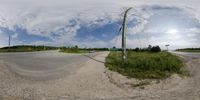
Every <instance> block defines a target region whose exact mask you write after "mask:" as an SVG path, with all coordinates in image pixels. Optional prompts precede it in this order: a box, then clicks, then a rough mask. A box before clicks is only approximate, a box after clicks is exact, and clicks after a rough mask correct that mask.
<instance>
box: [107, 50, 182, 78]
mask: <svg viewBox="0 0 200 100" xmlns="http://www.w3.org/2000/svg"><path fill="white" fill-rule="evenodd" d="M121 61H122V60H121V52H111V53H110V54H109V55H108V56H107V58H106V63H105V66H106V67H107V68H108V69H109V70H112V71H116V72H119V73H121V74H122V75H125V76H128V77H131V78H137V79H164V78H167V77H169V76H170V75H171V74H173V73H177V74H184V73H185V71H183V70H181V69H182V67H183V66H184V63H183V62H182V61H181V60H180V59H179V58H178V57H177V56H174V55H172V54H170V53H168V52H159V53H151V52H133V51H129V52H127V60H126V64H125V65H124V66H123V65H122V63H121Z"/></svg>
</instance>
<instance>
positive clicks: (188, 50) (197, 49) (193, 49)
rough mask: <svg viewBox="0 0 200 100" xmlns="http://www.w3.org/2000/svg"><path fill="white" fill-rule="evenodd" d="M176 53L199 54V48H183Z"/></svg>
mask: <svg viewBox="0 0 200 100" xmlns="http://www.w3.org/2000/svg"><path fill="white" fill-rule="evenodd" d="M176 51H180V52H200V48H185V49H177V50H176Z"/></svg>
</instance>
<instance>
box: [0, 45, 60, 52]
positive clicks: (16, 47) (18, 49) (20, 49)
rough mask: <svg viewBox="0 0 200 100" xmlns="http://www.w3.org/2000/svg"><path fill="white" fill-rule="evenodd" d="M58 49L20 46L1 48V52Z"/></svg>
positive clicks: (54, 48) (53, 48)
mask: <svg viewBox="0 0 200 100" xmlns="http://www.w3.org/2000/svg"><path fill="white" fill-rule="evenodd" d="M56 49H58V47H51V46H34V45H18V46H11V47H4V48H0V52H33V51H44V50H56Z"/></svg>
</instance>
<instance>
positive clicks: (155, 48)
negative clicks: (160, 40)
mask: <svg viewBox="0 0 200 100" xmlns="http://www.w3.org/2000/svg"><path fill="white" fill-rule="evenodd" d="M151 52H161V49H160V47H159V46H153V47H152V48H151Z"/></svg>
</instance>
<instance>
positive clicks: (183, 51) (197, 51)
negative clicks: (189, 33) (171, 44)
mask: <svg viewBox="0 0 200 100" xmlns="http://www.w3.org/2000/svg"><path fill="white" fill-rule="evenodd" d="M177 51H179V52H200V50H177Z"/></svg>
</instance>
